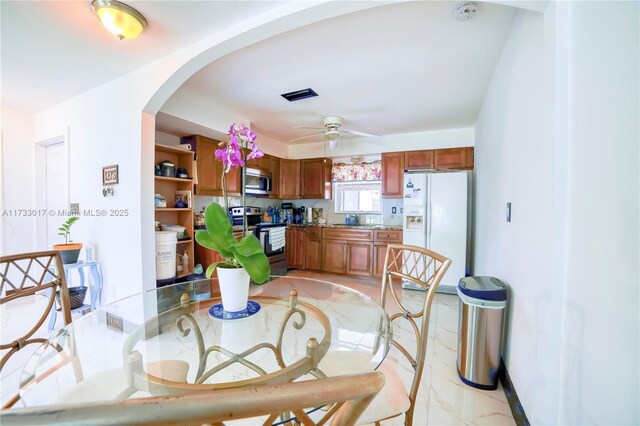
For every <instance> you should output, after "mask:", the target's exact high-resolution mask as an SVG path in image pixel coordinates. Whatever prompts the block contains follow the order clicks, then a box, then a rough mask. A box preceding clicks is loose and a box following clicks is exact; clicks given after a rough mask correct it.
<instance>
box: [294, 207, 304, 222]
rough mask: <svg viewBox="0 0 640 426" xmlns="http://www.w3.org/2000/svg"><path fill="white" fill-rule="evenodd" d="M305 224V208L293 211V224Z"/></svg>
mask: <svg viewBox="0 0 640 426" xmlns="http://www.w3.org/2000/svg"><path fill="white" fill-rule="evenodd" d="M303 222H304V213H303V208H297V207H296V208H294V209H293V223H299V224H302V223H303Z"/></svg>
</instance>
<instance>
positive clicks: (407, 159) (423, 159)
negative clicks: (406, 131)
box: [404, 150, 434, 170]
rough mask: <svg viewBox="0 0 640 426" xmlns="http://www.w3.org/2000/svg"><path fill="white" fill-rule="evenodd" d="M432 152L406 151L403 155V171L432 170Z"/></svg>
mask: <svg viewBox="0 0 640 426" xmlns="http://www.w3.org/2000/svg"><path fill="white" fill-rule="evenodd" d="M433 156H434V155H433V150H423V151H408V152H405V153H404V169H405V170H424V169H433V168H434V166H433V164H434V163H433Z"/></svg>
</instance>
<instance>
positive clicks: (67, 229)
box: [58, 216, 80, 244]
mask: <svg viewBox="0 0 640 426" xmlns="http://www.w3.org/2000/svg"><path fill="white" fill-rule="evenodd" d="M78 220H80V216H71V217H70V218H69V219H67V220H66V221H65V222H64V223H63V224H62V226H61V227H60V228H58V231H60V232H58V235H60V236H62V237H64V243H65V244H69V242H70V241H71V225H73V224H74V223H76V222H77V221H78Z"/></svg>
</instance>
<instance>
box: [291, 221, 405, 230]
mask: <svg viewBox="0 0 640 426" xmlns="http://www.w3.org/2000/svg"><path fill="white" fill-rule="evenodd" d="M288 226H294V227H298V228H308V227H310V226H317V227H318V228H348V229H384V230H395V231H402V225H367V224H363V225H345V224H344V223H325V224H317V225H314V224H311V223H303V224H300V223H290V224H289V225H288Z"/></svg>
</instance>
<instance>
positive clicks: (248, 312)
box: [209, 300, 260, 320]
mask: <svg viewBox="0 0 640 426" xmlns="http://www.w3.org/2000/svg"><path fill="white" fill-rule="evenodd" d="M259 311H260V304H259V303H258V302H254V301H253V300H249V302H247V308H246V309H245V310H243V311H238V312H227V311H225V310H224V308H223V307H222V303H218V304H217V305H213V306H212V307H211V308H209V315H211V316H212V317H214V318H217V319H221V320H237V319H242V318H248V317H250V316H253V315H255V314H257V313H258V312H259Z"/></svg>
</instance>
